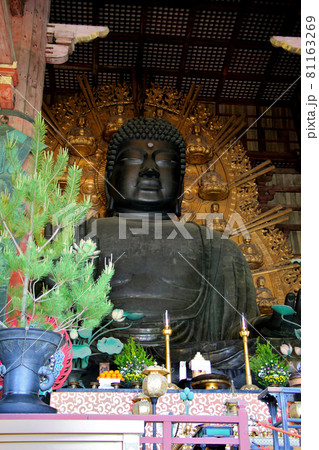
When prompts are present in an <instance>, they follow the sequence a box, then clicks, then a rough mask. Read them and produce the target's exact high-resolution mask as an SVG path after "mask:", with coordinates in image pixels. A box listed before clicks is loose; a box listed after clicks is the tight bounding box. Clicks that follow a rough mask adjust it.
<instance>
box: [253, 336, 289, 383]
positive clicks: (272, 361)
mask: <svg viewBox="0 0 319 450" xmlns="http://www.w3.org/2000/svg"><path fill="white" fill-rule="evenodd" d="M250 367H251V370H252V372H254V373H255V375H256V376H257V379H258V381H259V383H260V384H261V385H262V386H269V385H272V384H276V385H279V386H286V385H287V384H288V380H289V366H288V364H287V363H286V362H285V361H283V360H282V359H281V356H280V355H279V354H276V353H275V352H274V351H273V349H272V347H271V345H270V342H269V341H267V343H266V344H261V343H260V342H259V338H258V339H257V347H256V355H255V356H253V357H252V358H250Z"/></svg>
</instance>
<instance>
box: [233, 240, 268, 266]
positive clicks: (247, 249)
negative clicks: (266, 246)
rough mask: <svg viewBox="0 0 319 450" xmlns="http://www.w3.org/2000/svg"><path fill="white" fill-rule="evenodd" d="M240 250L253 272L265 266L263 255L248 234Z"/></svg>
mask: <svg viewBox="0 0 319 450" xmlns="http://www.w3.org/2000/svg"><path fill="white" fill-rule="evenodd" d="M239 248H240V249H241V251H242V252H243V255H244V256H245V259H246V261H247V262H248V265H249V267H250V269H251V270H254V269H258V268H259V267H261V266H262V265H263V262H264V260H263V254H262V253H261V251H260V250H259V249H258V248H257V247H256V245H254V244H252V242H251V235H250V234H248V233H247V234H245V235H244V237H243V244H241V245H240V246H239Z"/></svg>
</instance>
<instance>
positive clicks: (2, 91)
mask: <svg viewBox="0 0 319 450" xmlns="http://www.w3.org/2000/svg"><path fill="white" fill-rule="evenodd" d="M17 83H18V77H17V63H16V57H15V52H14V46H13V39H12V34H11V26H10V12H9V9H8V4H7V1H6V0H0V108H1V109H13V106H14V94H13V90H14V86H16V85H17Z"/></svg>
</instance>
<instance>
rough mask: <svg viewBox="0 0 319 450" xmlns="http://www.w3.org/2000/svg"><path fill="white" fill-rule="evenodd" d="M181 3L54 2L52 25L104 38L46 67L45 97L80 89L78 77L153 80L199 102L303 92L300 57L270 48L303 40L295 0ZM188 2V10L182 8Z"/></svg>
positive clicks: (291, 100) (283, 102)
mask: <svg viewBox="0 0 319 450" xmlns="http://www.w3.org/2000/svg"><path fill="white" fill-rule="evenodd" d="M185 3H187V4H189V2H178V1H174V0H171V1H169V2H168V1H164V0H162V1H137V0H136V1H134V0H132V1H121V2H116V1H113V2H110V1H104V0H83V1H82V0H67V1H64V2H61V1H60V0H51V14H50V22H51V23H67V24H87V25H106V26H108V27H109V29H110V33H109V34H108V36H107V37H106V38H104V39H99V38H98V39H95V40H94V41H92V42H89V43H84V44H77V45H76V48H75V51H74V53H73V54H72V55H70V57H69V60H68V61H67V62H66V63H64V64H62V65H47V68H46V76H45V91H44V92H45V94H50V102H54V101H55V99H56V94H71V93H73V92H76V91H78V90H79V85H78V81H77V74H84V73H85V74H86V76H87V78H88V80H89V82H90V84H91V86H93V87H94V86H96V85H100V84H106V83H116V82H120V83H122V82H124V81H126V82H129V83H133V82H134V83H137V84H138V86H139V89H140V90H141V91H140V92H143V90H145V89H146V88H148V87H149V86H150V85H151V83H155V84H159V85H160V86H171V87H172V88H175V89H177V90H180V91H182V92H183V93H187V92H188V91H189V89H190V87H191V85H192V84H195V85H196V86H201V90H200V94H199V97H198V100H199V101H202V102H208V103H215V104H216V105H218V104H223V103H230V104H252V105H257V106H258V105H271V104H273V103H274V102H276V101H277V102H276V105H278V106H292V105H295V104H296V102H298V98H299V94H300V81H297V80H298V78H299V77H300V72H301V67H300V56H299V55H296V54H293V53H289V52H287V51H285V50H283V49H282V48H277V47H273V46H272V45H271V43H270V38H271V37H272V36H274V35H279V36H300V26H301V25H300V20H301V17H300V2H298V1H296V0H219V1H217V0H216V1H213V0H212V1H204V2H200V1H199V2H193V3H192V4H191V6H185ZM181 5H183V6H181Z"/></svg>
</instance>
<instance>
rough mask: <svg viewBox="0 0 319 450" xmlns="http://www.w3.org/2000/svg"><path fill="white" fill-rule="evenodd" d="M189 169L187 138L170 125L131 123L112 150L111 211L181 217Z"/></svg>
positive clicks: (148, 121) (150, 121)
mask: <svg viewBox="0 0 319 450" xmlns="http://www.w3.org/2000/svg"><path fill="white" fill-rule="evenodd" d="M185 167H186V158H185V143H184V139H183V136H182V134H181V133H180V131H179V130H177V129H176V128H175V127H174V126H173V125H172V124H171V123H170V122H169V121H167V120H165V119H159V118H146V117H136V118H133V119H129V120H128V121H127V122H125V124H124V125H122V126H121V127H120V128H119V129H118V130H117V132H116V133H114V135H113V137H112V139H111V141H110V143H109V147H108V155H107V165H106V179H107V184H106V188H107V191H108V193H109V195H110V197H111V202H110V205H109V208H108V209H109V211H110V210H111V209H113V208H114V209H115V210H116V211H117V212H125V213H128V212H132V213H135V214H136V213H137V214H138V213H157V212H158V213H162V214H167V213H175V214H177V215H180V203H181V199H180V198H179V197H180V194H181V193H182V187H183V177H184V173H185ZM110 206H111V207H110Z"/></svg>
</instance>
